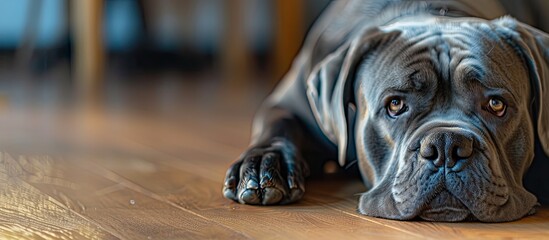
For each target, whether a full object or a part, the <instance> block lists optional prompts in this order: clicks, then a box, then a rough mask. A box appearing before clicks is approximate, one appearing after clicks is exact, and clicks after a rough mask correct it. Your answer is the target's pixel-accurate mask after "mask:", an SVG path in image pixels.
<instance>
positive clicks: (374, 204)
mask: <svg viewBox="0 0 549 240" xmlns="http://www.w3.org/2000/svg"><path fill="white" fill-rule="evenodd" d="M395 28H396V29H395ZM395 30H398V31H400V32H401V33H400V34H399V36H398V37H395V38H393V39H389V40H388V41H387V42H381V43H380V44H381V46H380V47H379V48H378V49H376V50H375V52H374V53H371V54H370V55H369V56H366V57H365V59H364V60H362V62H361V63H360V64H359V66H358V67H357V74H356V75H355V77H356V81H355V82H356V90H355V91H356V101H357V109H358V111H357V116H358V117H357V125H356V143H357V149H361V150H363V151H358V153H359V154H360V156H359V159H360V160H361V162H360V163H361V167H362V169H363V172H366V173H367V174H366V177H367V178H369V180H370V181H371V182H375V184H374V188H373V189H372V190H370V191H369V192H367V193H366V194H364V196H362V198H361V202H360V211H361V212H363V213H366V214H371V215H379V216H382V217H389V218H398V219H410V218H414V217H416V216H419V217H420V218H422V219H426V220H437V221H439V220H441V221H461V220H465V219H480V220H482V221H494V220H501V219H517V218H520V217H522V216H524V215H525V214H527V213H528V212H529V211H531V210H532V207H533V206H534V205H535V204H536V198H535V197H534V196H533V195H532V194H531V193H529V192H527V191H526V190H525V189H524V188H523V187H522V177H523V174H524V172H525V170H526V169H527V167H528V166H529V165H530V163H531V161H532V159H533V146H534V139H533V136H534V130H533V125H532V123H533V121H532V119H531V117H532V116H531V114H530V103H531V102H530V101H531V96H530V95H531V93H530V80H529V79H530V78H529V73H528V69H527V67H526V66H527V64H526V63H525V62H524V60H523V59H522V58H521V57H520V56H519V54H518V52H517V51H515V49H513V46H512V45H510V44H508V43H506V42H505V41H501V37H502V36H498V35H497V34H495V32H494V30H493V29H491V26H490V25H488V24H481V23H474V24H473V23H467V22H465V23H454V22H450V23H444V22H439V23H438V24H437V25H432V24H416V25H408V26H399V27H388V28H387V29H382V31H395ZM366 169H374V171H371V172H368V171H366ZM381 176H382V177H381Z"/></svg>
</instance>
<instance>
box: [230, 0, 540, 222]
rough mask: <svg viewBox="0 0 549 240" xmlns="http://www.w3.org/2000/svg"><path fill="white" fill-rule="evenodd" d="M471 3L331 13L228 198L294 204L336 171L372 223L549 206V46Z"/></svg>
mask: <svg viewBox="0 0 549 240" xmlns="http://www.w3.org/2000/svg"><path fill="white" fill-rule="evenodd" d="M466 2H467V1H404V0H395V1H375V0H374V1H364V0H357V1H353V0H351V1H334V2H333V3H332V4H331V6H329V8H328V9H327V10H326V11H325V12H324V13H323V14H322V15H321V17H320V18H319V19H318V20H317V22H316V23H315V25H314V26H313V28H312V29H311V31H310V32H309V34H308V36H307V38H306V39H305V42H304V45H303V47H302V49H301V51H300V53H299V54H298V56H297V57H296V59H295V61H294V63H293V65H292V67H291V69H290V71H289V72H288V73H287V74H286V75H285V77H284V79H283V80H282V82H281V83H280V84H279V85H278V86H277V87H276V89H275V90H274V91H273V93H272V94H271V95H270V96H269V97H268V98H267V99H266V100H265V102H264V104H263V105H262V107H261V108H260V109H259V111H258V113H257V115H256V117H255V119H254V123H253V129H252V137H251V139H252V141H251V144H250V147H249V149H248V150H246V151H245V152H244V153H243V154H242V155H241V156H240V158H239V159H238V160H237V161H236V162H235V163H234V164H232V166H230V167H229V169H228V171H227V174H226V178H225V184H224V187H223V194H224V196H225V197H226V198H229V199H232V200H234V201H237V202H239V203H244V204H256V205H272V204H287V203H291V202H295V201H297V200H299V199H300V198H301V197H302V196H303V194H304V192H305V188H304V179H305V177H306V176H308V174H309V173H310V172H311V171H312V170H313V169H318V168H319V167H318V166H321V165H322V164H323V162H324V161H325V160H326V159H338V161H339V163H340V165H342V166H344V165H346V164H349V163H352V162H358V167H359V170H360V173H361V175H362V178H363V181H364V184H365V185H366V187H367V189H368V191H367V192H365V193H363V194H362V195H361V196H360V199H359V204H358V211H359V212H360V213H362V214H365V215H368V216H373V217H381V218H387V219H397V220H413V219H423V220H428V221H450V222H454V221H482V222H504V221H513V220H517V219H520V218H522V217H524V216H527V215H530V214H533V213H535V209H536V207H537V206H538V205H539V202H542V203H543V202H547V201H548V200H549V187H548V185H549V176H548V175H549V159H548V157H547V156H548V155H549V107H548V104H549V102H548V99H549V65H548V63H549V35H548V34H546V33H544V32H543V31H540V30H537V29H535V28H533V27H531V26H530V25H527V24H525V23H522V22H519V21H518V20H516V19H514V18H512V17H510V16H502V15H504V13H493V12H491V11H488V10H487V8H486V6H483V7H476V8H475V6H473V7H472V6H471V4H469V3H466ZM469 2H471V1H469ZM480 2H482V3H478V4H484V5H490V4H497V1H480ZM488 9H493V8H488ZM534 166H535V167H534ZM527 188H528V190H527Z"/></svg>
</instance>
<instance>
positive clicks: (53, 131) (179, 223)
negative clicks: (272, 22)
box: [0, 76, 549, 239]
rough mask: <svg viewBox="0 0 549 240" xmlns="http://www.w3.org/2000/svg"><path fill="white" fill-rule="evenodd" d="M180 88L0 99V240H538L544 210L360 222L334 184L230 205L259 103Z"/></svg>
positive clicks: (548, 212) (207, 88)
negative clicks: (502, 218) (288, 200)
mask: <svg viewBox="0 0 549 240" xmlns="http://www.w3.org/2000/svg"><path fill="white" fill-rule="evenodd" d="M160 77H163V78H168V79H169V78H170V76H160ZM160 77H159V78H160ZM181 82H183V81H169V80H166V82H162V83H160V84H151V83H144V82H143V81H141V82H138V83H137V84H134V83H132V84H128V83H121V85H120V86H118V87H117V86H116V84H115V85H114V86H111V87H109V89H110V90H109V91H111V92H110V93H109V92H107V93H105V95H104V96H103V97H102V99H103V100H102V102H100V103H96V104H89V105H86V104H84V106H82V105H78V104H74V105H73V104H63V103H66V102H67V100H66V99H63V98H64V97H59V99H57V98H56V97H52V93H51V92H52V91H51V90H48V89H47V88H45V89H42V88H40V87H37V88H25V87H24V86H23V87H21V88H17V89H15V88H12V90H13V91H9V92H7V91H3V92H0V95H2V94H3V95H2V96H1V98H0V103H1V104H0V143H1V144H2V145H1V146H2V153H1V154H0V238H1V239H5V238H6V239H12V238H13V239H212V238H213V239H544V238H545V239H549V208H547V207H544V208H541V209H540V210H539V211H538V213H537V214H535V215H534V216H530V217H527V218H524V219H522V220H520V221H516V222H510V223H501V224H484V223H431V222H401V221H391V220H384V219H378V218H372V217H367V216H362V215H360V214H358V213H357V211H356V207H357V198H358V195H357V194H359V193H361V192H364V191H365V189H364V187H363V186H362V185H361V183H360V181H357V180H345V179H340V178H337V179H336V178H330V177H327V178H324V179H319V180H314V181H310V182H308V185H307V193H306V194H305V197H304V199H303V200H302V201H300V202H298V203H297V204H292V205H288V206H273V207H257V206H248V205H240V204H236V203H234V202H231V201H229V200H227V199H225V198H223V196H222V194H221V187H222V183H223V178H224V174H225V170H226V168H227V167H228V166H229V164H230V163H231V162H232V161H233V160H234V159H235V158H236V157H237V156H238V155H239V154H240V152H241V151H243V150H244V149H245V147H246V145H247V142H248V138H249V131H250V123H251V120H252V115H253V111H254V109H255V108H256V107H257V105H258V104H259V102H260V101H259V99H261V98H262V97H263V96H264V95H265V93H266V91H265V90H264V89H263V90H261V91H256V90H253V89H248V90H238V91H236V90H230V91H229V90H226V89H225V88H224V87H223V85H210V84H208V83H202V82H192V81H191V84H183V83H181ZM128 85H131V86H133V85H137V86H136V87H135V88H136V89H139V90H135V91H134V90H132V88H130V87H129V86H128ZM121 86H122V87H124V88H122V87H121ZM12 87H13V86H12ZM18 89H19V91H18ZM21 89H22V90H21ZM48 94H50V95H48ZM53 95H54V96H55V94H53ZM60 95H62V94H60ZM49 99H53V100H51V101H50V100H49ZM69 102H70V101H69ZM86 106H87V107H86Z"/></svg>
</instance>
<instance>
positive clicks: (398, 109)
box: [387, 97, 406, 117]
mask: <svg viewBox="0 0 549 240" xmlns="http://www.w3.org/2000/svg"><path fill="white" fill-rule="evenodd" d="M405 110H406V105H405V104H404V101H403V100H402V99H400V98H398V97H396V98H392V99H390V100H389V104H388V105H387V113H389V116H391V117H396V116H398V115H400V114H402V113H403V112H404V111H405Z"/></svg>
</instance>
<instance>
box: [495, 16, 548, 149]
mask: <svg viewBox="0 0 549 240" xmlns="http://www.w3.org/2000/svg"><path fill="white" fill-rule="evenodd" d="M497 24H500V25H501V26H503V27H504V28H506V31H509V32H507V36H508V37H509V38H510V40H511V41H513V42H515V43H516V44H517V46H518V48H519V51H520V52H521V54H522V55H523V58H524V59H525V61H526V64H527V65H528V68H529V74H530V83H531V87H532V95H533V102H532V111H533V117H534V121H535V122H534V126H535V128H536V131H537V139H536V140H539V143H540V145H541V147H542V148H543V151H544V152H545V155H546V156H548V157H549V34H547V33H544V32H542V31H540V30H538V29H535V28H533V27H531V26H529V25H527V24H524V23H520V22H518V21H516V20H514V19H513V18H510V17H504V18H501V19H499V20H497Z"/></svg>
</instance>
